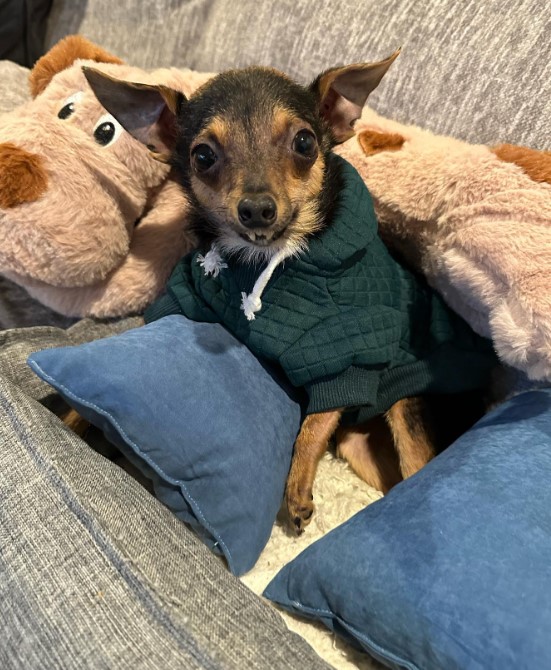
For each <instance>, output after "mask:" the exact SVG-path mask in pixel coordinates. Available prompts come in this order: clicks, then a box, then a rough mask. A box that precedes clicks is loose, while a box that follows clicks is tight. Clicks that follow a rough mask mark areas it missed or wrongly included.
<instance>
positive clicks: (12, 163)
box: [0, 143, 48, 209]
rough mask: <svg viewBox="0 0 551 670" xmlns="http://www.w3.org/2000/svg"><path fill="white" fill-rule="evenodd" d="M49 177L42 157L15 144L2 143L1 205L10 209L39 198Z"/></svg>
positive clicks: (0, 153) (0, 164)
mask: <svg viewBox="0 0 551 670" xmlns="http://www.w3.org/2000/svg"><path fill="white" fill-rule="evenodd" d="M47 185H48V177H47V174H46V170H45V169H44V167H43V164H42V159H41V158H40V156H38V155H36V154H32V153H30V152H28V151H26V150H25V149H21V148H20V147H18V146H16V145H15V144H11V143H4V144H0V207H2V208H3V209H8V208H10V207H16V206H17V205H21V204H23V203H25V202H33V200H37V199H38V198H39V197H40V196H41V195H42V193H44V191H45V190H46V188H47Z"/></svg>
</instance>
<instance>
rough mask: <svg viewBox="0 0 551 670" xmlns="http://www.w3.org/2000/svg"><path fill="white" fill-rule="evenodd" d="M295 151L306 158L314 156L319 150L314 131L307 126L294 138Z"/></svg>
mask: <svg viewBox="0 0 551 670" xmlns="http://www.w3.org/2000/svg"><path fill="white" fill-rule="evenodd" d="M293 151H294V152H296V153H297V154H300V155H301V156H304V157H305V158H314V156H315V155H316V152H317V147H316V138H315V136H314V133H312V132H310V131H309V130H306V128H303V129H302V130H299V131H298V133H297V134H296V135H295V139H294V140H293Z"/></svg>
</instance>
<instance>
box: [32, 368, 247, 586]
mask: <svg viewBox="0 0 551 670" xmlns="http://www.w3.org/2000/svg"><path fill="white" fill-rule="evenodd" d="M28 365H30V367H31V368H33V370H34V371H35V373H38V372H40V374H39V376H41V377H42V378H43V379H46V380H48V381H50V382H52V383H51V386H53V387H54V388H56V387H58V388H60V389H63V391H64V392H65V394H66V395H67V396H68V397H69V398H72V399H73V400H76V401H78V402H80V403H82V404H83V405H85V406H86V407H89V408H91V409H95V410H96V411H97V412H99V413H100V414H101V415H102V416H104V417H106V418H108V419H109V420H111V421H112V422H113V424H114V425H115V427H116V428H117V430H118V432H119V435H120V436H121V437H122V438H123V439H124V440H125V442H128V443H129V444H130V445H131V446H132V448H133V449H134V450H135V452H136V453H137V454H138V455H139V456H140V457H141V458H143V460H144V461H145V462H146V463H147V464H148V465H149V466H150V467H151V468H153V470H154V471H155V472H156V473H157V474H159V475H160V476H161V477H163V479H165V481H167V482H169V483H170V484H173V485H174V486H179V487H180V488H181V489H182V493H183V495H184V496H185V498H186V500H189V501H190V502H191V504H192V508H193V511H194V513H195V514H197V515H198V516H199V519H200V520H201V521H202V523H203V525H204V527H205V528H206V529H207V531H208V532H209V533H210V534H211V535H212V536H213V537H214V539H215V540H216V543H217V544H219V545H220V546H221V547H222V549H223V551H224V554H225V556H226V559H227V561H228V564H229V567H230V570H231V572H232V573H234V574H235V569H234V567H235V566H234V563H233V557H232V554H231V551H230V550H229V548H228V546H227V545H226V543H225V542H224V540H223V539H222V538H221V537H220V535H219V533H217V532H216V531H215V530H214V529H213V527H212V526H211V524H210V523H209V522H208V521H207V519H206V518H205V515H204V514H203V512H202V510H201V508H200V506H199V505H198V504H197V502H196V501H195V499H194V498H193V496H191V495H190V493H189V491H188V490H187V488H186V486H185V484H184V483H183V482H182V481H181V480H179V479H173V478H172V477H169V476H168V475H167V474H166V473H165V472H164V471H163V469H162V468H161V467H159V466H158V465H157V464H156V463H155V462H154V461H153V460H151V458H150V457H149V456H148V455H147V454H145V453H144V452H143V451H142V450H141V449H140V447H139V446H138V445H137V444H136V443H135V442H134V441H133V440H132V439H130V437H129V436H128V435H127V433H126V432H125V430H124V429H123V428H122V426H121V425H120V424H119V423H118V421H117V420H116V419H115V417H114V416H113V415H112V414H110V413H109V412H108V411H107V410H104V409H102V408H101V407H99V406H98V405H95V404H94V403H93V402H89V401H88V400H84V398H81V397H80V396H78V395H77V394H76V393H73V392H72V391H71V390H69V389H68V388H67V387H66V386H65V385H64V384H62V383H60V382H57V381H56V379H54V377H52V376H51V375H49V374H48V373H47V372H45V371H44V370H43V369H42V368H41V367H40V365H39V364H38V363H37V362H36V361H34V360H29V361H28Z"/></svg>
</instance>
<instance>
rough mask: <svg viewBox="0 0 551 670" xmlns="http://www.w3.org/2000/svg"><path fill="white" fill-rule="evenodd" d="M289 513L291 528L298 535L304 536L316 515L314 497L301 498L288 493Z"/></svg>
mask: <svg viewBox="0 0 551 670" xmlns="http://www.w3.org/2000/svg"><path fill="white" fill-rule="evenodd" d="M287 513H288V515H289V523H290V525H291V528H292V529H293V530H294V531H295V533H296V534H297V535H302V533H304V529H305V528H306V526H307V525H308V524H309V523H310V521H311V520H312V515H313V514H314V503H313V496H312V495H311V494H309V495H308V496H306V497H305V496H301V495H299V494H291V493H290V492H288V493H287Z"/></svg>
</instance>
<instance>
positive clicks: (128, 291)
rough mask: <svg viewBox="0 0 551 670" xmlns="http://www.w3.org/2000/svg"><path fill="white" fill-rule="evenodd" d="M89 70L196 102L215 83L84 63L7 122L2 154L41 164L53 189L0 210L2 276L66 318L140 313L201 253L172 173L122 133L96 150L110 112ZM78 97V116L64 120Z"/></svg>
mask: <svg viewBox="0 0 551 670" xmlns="http://www.w3.org/2000/svg"><path fill="white" fill-rule="evenodd" d="M54 49H55V47H54ZM52 51H53V49H52ZM83 65H90V66H92V67H94V68H97V69H100V70H102V71H104V72H106V73H108V74H110V75H112V76H114V77H117V78H119V79H125V80H128V81H135V82H141V83H152V84H164V85H167V86H170V87H172V88H174V89H176V90H180V91H182V92H184V93H186V94H188V95H189V94H190V93H191V92H192V91H193V90H194V89H195V88H196V87H197V86H199V85H200V84H202V83H203V82H204V81H206V80H207V79H208V78H209V76H210V75H208V74H197V73H194V72H191V71H185V70H176V69H161V70H156V71H153V72H145V71H143V70H140V69H138V68H133V67H129V66H127V65H118V64H107V63H97V62H95V61H89V60H76V61H74V63H73V64H72V65H71V66H69V67H68V68H67V69H65V70H62V71H61V72H59V73H58V74H56V75H55V76H54V77H53V79H52V80H51V81H50V83H49V84H48V85H47V86H46V88H45V89H44V91H43V92H42V93H40V94H39V95H38V96H37V97H36V98H35V99H33V100H32V101H31V102H29V103H27V104H26V105H24V106H22V107H20V108H18V109H16V110H14V111H13V112H11V113H9V114H5V115H3V116H1V117H0V148H1V147H6V146H7V145H15V146H16V147H17V148H20V149H22V150H24V151H25V152H27V153H28V154H32V155H36V156H38V157H40V159H41V162H42V165H43V166H44V169H45V171H46V175H47V189H46V191H45V192H44V193H43V194H42V195H41V196H40V197H39V198H38V199H35V200H33V201H31V202H22V203H21V204H17V205H16V206H10V207H5V208H3V209H2V208H0V274H2V275H4V276H6V277H7V278H9V279H11V280H12V281H15V282H16V283H18V284H20V285H21V286H23V287H24V288H25V289H26V290H27V291H28V292H29V293H30V295H31V296H33V297H34V298H36V299H37V300H39V301H40V302H42V303H43V304H45V305H47V306H48V307H50V308H52V309H54V310H55V311H57V312H59V313H61V314H64V315H67V316H79V317H83V316H94V317H114V316H121V315H125V314H130V313H138V312H141V311H142V310H143V309H144V308H145V307H146V306H147V304H149V303H150V302H151V301H152V300H153V299H154V298H155V297H156V296H157V295H158V293H159V292H160V291H161V290H162V288H163V286H164V284H165V283H166V280H167V278H168V276H169V274H170V272H171V270H172V268H173V266H174V264H175V263H176V261H177V260H178V259H179V258H180V257H181V256H182V255H183V254H184V253H186V252H187V251H188V250H190V248H191V247H192V246H193V244H194V240H193V237H192V235H191V233H190V232H189V231H188V230H186V224H187V218H186V212H187V210H188V206H187V202H186V200H185V198H184V195H183V193H182V192H181V190H180V189H179V188H178V187H177V186H176V184H175V183H174V181H173V180H172V177H171V175H170V174H169V168H168V167H167V166H166V165H164V164H162V163H160V162H158V161H156V160H154V159H153V158H152V157H151V155H150V153H149V151H148V150H147V149H146V148H145V147H144V146H143V145H141V144H140V143H139V142H137V141H136V140H134V139H133V138H132V137H131V136H130V135H129V134H128V133H126V132H125V131H124V130H122V129H121V133H120V136H119V137H118V139H116V141H114V142H113V143H112V144H110V145H109V146H105V147H104V146H101V145H100V144H98V143H97V142H96V141H95V140H94V136H93V133H94V129H95V127H96V126H97V125H98V124H99V123H101V122H102V121H105V120H106V119H105V115H106V111H105V110H104V109H103V108H102V107H101V105H100V104H99V103H98V101H97V100H96V98H95V96H94V94H93V93H92V91H91V89H90V87H89V85H88V83H87V81H86V79H85V77H84V75H83V73H82V69H81V68H82V66H83ZM75 94H77V98H76V99H75V102H74V105H75V111H74V113H73V114H72V115H71V116H69V117H68V118H66V119H65V120H62V119H60V118H58V112H59V111H60V110H61V109H62V108H63V107H64V106H65V105H66V104H67V102H68V101H69V100H71V99H72V96H74V95H75ZM109 120H111V118H109ZM0 170H2V166H1V165H0ZM4 181H5V182H6V183H7V177H6V179H5V180H4ZM0 188H3V186H2V185H1V182H0ZM136 224H138V225H136Z"/></svg>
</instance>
